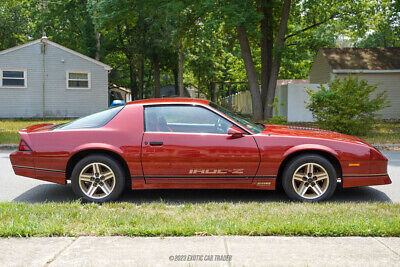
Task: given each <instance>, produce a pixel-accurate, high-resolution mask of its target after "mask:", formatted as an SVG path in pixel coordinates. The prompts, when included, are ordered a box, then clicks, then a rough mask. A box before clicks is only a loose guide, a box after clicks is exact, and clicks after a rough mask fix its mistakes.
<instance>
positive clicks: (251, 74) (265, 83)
mask: <svg viewBox="0 0 400 267" xmlns="http://www.w3.org/2000/svg"><path fill="white" fill-rule="evenodd" d="M205 5H206V6H207V5H208V7H207V9H208V10H213V11H212V12H213V14H214V15H215V17H216V19H217V20H218V19H219V20H221V21H223V22H224V23H225V24H226V27H228V28H230V29H234V30H235V31H232V30H230V31H231V32H232V33H233V35H232V36H233V37H236V38H237V40H238V41H239V44H240V47H241V52H242V58H243V62H244V65H245V67H246V73H247V79H248V83H249V88H250V92H251V95H252V104H253V116H254V118H255V119H256V120H262V119H266V118H270V117H271V116H272V103H273V100H274V96H275V87H276V81H277V78H278V74H279V70H280V67H281V63H282V56H283V55H284V54H285V53H286V52H287V50H288V49H289V46H290V45H296V42H293V40H296V39H297V38H301V37H303V38H304V36H305V35H306V34H308V33H309V32H310V31H315V30H317V29H318V27H325V30H328V29H329V28H335V31H336V32H335V34H339V33H341V32H343V33H344V32H345V31H346V30H347V29H348V28H355V27H356V26H357V28H356V29H352V30H353V31H354V32H357V33H360V34H361V33H365V31H366V28H367V27H366V25H362V22H363V20H365V19H366V18H367V17H368V14H370V13H371V12H373V10H372V9H370V6H371V5H378V4H377V3H376V2H374V3H371V2H370V1H366V0H363V1H357V2H355V1H351V0H346V1H334V0H324V1H317V0H308V1H291V0H280V1H273V0H258V1H254V0H244V1H243V0H241V1H239V0H230V1H205ZM289 41H290V43H289ZM257 50H259V51H260V55H259V57H260V69H259V70H258V69H257V64H258V62H256V60H258V59H257V57H255V56H254V54H253V53H254V52H255V51H256V52H257ZM260 74H261V75H260ZM260 83H261V88H260V86H259V84H260Z"/></svg>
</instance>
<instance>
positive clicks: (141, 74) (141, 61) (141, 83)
mask: <svg viewBox="0 0 400 267" xmlns="http://www.w3.org/2000/svg"><path fill="white" fill-rule="evenodd" d="M143 86H144V57H143V55H141V56H140V59H139V92H138V99H143Z"/></svg>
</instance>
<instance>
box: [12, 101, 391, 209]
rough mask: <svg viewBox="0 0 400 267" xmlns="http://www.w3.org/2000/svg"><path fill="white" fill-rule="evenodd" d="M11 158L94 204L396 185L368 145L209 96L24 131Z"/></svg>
mask: <svg viewBox="0 0 400 267" xmlns="http://www.w3.org/2000/svg"><path fill="white" fill-rule="evenodd" d="M20 135H21V143H20V146H19V151H16V152H14V153H12V154H11V156H10V159H11V163H12V166H13V169H14V172H15V173H16V174H17V175H21V176H27V177H32V178H35V179H40V180H46V181H50V182H54V183H59V184H66V183H67V181H71V183H72V188H73V190H74V192H75V193H76V194H77V195H78V196H79V197H81V198H82V199H84V200H86V201H93V202H104V201H110V200H115V199H116V198H118V196H119V195H120V194H121V192H122V191H123V189H124V187H125V186H128V187H130V188H131V189H161V188H162V189H169V188H171V189H172V188H174V189H178V188H179V189H186V188H203V189H205V188H214V189H215V188H218V189H224V188H238V189H260V190H274V189H276V188H277V186H278V185H279V184H281V185H282V187H283V189H284V190H285V192H286V194H287V195H288V196H289V198H291V199H294V200H300V201H319V200H325V199H328V198H329V197H330V196H332V194H333V193H334V191H335V189H336V187H337V186H338V184H340V186H342V187H355V186H369V185H381V184H390V183H391V180H390V178H389V176H388V174H387V162H388V160H387V159H386V158H385V156H383V155H382V154H381V153H380V152H379V151H378V150H376V149H375V148H373V147H372V146H370V145H369V144H367V143H365V142H364V141H362V140H360V139H358V138H355V137H352V136H348V135H344V134H339V133H335V132H330V131H325V130H317V129H311V128H303V127H294V126H277V125H262V124H254V123H252V122H250V121H248V120H247V119H245V118H242V117H240V116H238V115H237V114H235V113H232V112H231V111H228V110H226V109H224V108H222V107H220V106H218V105H216V104H214V103H211V102H209V101H207V100H198V99H197V100H196V99H153V100H141V101H135V102H132V103H129V104H127V105H125V106H119V107H115V108H111V109H108V110H105V111H102V112H99V113H95V114H92V115H89V116H87V117H83V118H80V119H77V120H74V121H71V122H69V123H66V124H61V125H54V124H39V125H34V126H30V127H28V128H26V129H23V130H22V131H20Z"/></svg>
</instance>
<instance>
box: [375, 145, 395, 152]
mask: <svg viewBox="0 0 400 267" xmlns="http://www.w3.org/2000/svg"><path fill="white" fill-rule="evenodd" d="M372 146H373V147H375V148H376V149H378V150H384V151H400V144H372Z"/></svg>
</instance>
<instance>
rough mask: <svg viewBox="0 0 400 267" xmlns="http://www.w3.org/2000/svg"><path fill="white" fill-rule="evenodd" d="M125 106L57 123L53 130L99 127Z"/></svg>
mask: <svg viewBox="0 0 400 267" xmlns="http://www.w3.org/2000/svg"><path fill="white" fill-rule="evenodd" d="M123 107H124V106H116V107H113V108H109V109H106V110H103V111H100V112H97V113H94V114H91V115H89V116H86V117H82V118H79V119H76V120H73V121H70V122H68V123H65V124H61V125H57V126H55V127H53V128H52V130H72V129H82V128H97V127H102V126H104V125H106V124H107V123H108V122H109V121H110V120H111V119H112V118H114V117H115V115H117V114H118V112H120V110H121V109H122V108H123Z"/></svg>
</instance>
